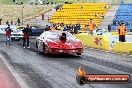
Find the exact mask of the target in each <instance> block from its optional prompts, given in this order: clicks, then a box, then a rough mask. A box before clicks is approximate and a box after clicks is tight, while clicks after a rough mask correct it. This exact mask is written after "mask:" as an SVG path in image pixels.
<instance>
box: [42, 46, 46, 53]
mask: <svg viewBox="0 0 132 88" xmlns="http://www.w3.org/2000/svg"><path fill="white" fill-rule="evenodd" d="M45 49H46V45H45V44H43V52H44V54H46V50H45Z"/></svg>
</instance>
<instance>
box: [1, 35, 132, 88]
mask: <svg viewBox="0 0 132 88" xmlns="http://www.w3.org/2000/svg"><path fill="white" fill-rule="evenodd" d="M4 40H5V37H4V36H3V35H0V54H2V56H3V57H4V58H5V59H4V60H5V62H7V63H8V64H9V65H10V68H11V69H13V70H14V71H15V73H16V74H17V76H19V79H18V78H17V77H16V78H17V80H18V83H19V84H20V85H21V86H22V87H23V88H132V83H130V84H86V85H83V86H80V85H78V84H77V82H76V73H77V68H78V67H79V66H80V65H81V66H83V67H84V69H85V70H86V71H87V73H89V74H109V73H111V74H120V73H121V74H124V73H125V74H130V75H131V74H132V57H131V56H129V55H120V54H114V53H111V52H104V51H99V50H93V49H90V48H86V49H85V50H84V53H83V55H82V56H76V55H43V53H37V50H36V48H35V39H31V40H30V46H31V48H30V49H24V48H23V47H22V43H21V42H12V45H10V46H6V45H5V42H4ZM20 80H21V81H20ZM24 85H26V86H25V87H24Z"/></svg>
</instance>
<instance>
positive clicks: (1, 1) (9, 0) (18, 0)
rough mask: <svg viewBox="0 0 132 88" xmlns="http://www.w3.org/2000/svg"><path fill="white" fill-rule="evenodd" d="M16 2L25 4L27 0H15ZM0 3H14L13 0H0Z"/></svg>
mask: <svg viewBox="0 0 132 88" xmlns="http://www.w3.org/2000/svg"><path fill="white" fill-rule="evenodd" d="M16 1H17V2H18V3H20V2H23V3H24V4H26V3H27V2H28V1H29V0H16ZM0 4H3V5H14V3H13V0H0Z"/></svg>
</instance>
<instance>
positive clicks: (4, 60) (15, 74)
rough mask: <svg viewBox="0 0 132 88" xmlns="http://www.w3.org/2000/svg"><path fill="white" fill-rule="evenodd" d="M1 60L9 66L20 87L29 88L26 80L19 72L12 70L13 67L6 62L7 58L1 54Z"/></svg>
mask: <svg viewBox="0 0 132 88" xmlns="http://www.w3.org/2000/svg"><path fill="white" fill-rule="evenodd" d="M0 58H1V59H2V61H3V62H4V64H5V65H6V66H7V68H8V69H9V71H10V72H11V74H12V75H13V77H14V78H15V79H16V81H17V82H18V84H19V85H20V87H21V88H29V87H28V86H27V84H26V83H25V82H24V80H23V79H22V78H21V77H20V76H19V74H17V72H16V71H15V70H14V69H13V68H11V67H12V66H11V65H10V64H9V63H8V62H7V61H6V59H5V57H4V56H3V55H2V54H1V53H0Z"/></svg>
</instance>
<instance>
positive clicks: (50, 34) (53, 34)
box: [46, 32, 74, 39]
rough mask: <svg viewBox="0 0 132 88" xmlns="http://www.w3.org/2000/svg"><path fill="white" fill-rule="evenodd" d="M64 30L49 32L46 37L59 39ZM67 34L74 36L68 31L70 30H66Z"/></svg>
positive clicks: (67, 35)
mask: <svg viewBox="0 0 132 88" xmlns="http://www.w3.org/2000/svg"><path fill="white" fill-rule="evenodd" d="M62 33H63V32H49V33H48V34H47V35H46V38H52V39H59V36H60V35H61V34H62ZM64 33H65V34H66V37H74V36H73V35H72V34H70V33H68V32H64Z"/></svg>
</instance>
